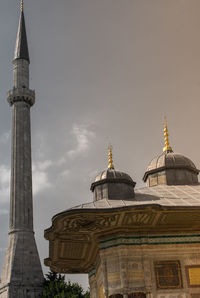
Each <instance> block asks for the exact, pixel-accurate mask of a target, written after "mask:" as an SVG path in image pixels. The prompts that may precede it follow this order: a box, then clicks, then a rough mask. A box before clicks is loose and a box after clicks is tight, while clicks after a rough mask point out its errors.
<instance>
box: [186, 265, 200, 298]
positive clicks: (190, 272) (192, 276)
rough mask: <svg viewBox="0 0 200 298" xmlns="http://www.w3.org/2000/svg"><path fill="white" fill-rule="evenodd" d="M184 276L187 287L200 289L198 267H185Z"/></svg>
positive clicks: (199, 267)
mask: <svg viewBox="0 0 200 298" xmlns="http://www.w3.org/2000/svg"><path fill="white" fill-rule="evenodd" d="M186 275H187V281H188V286H189V287H200V265H193V266H186ZM199 297H200V296H199Z"/></svg>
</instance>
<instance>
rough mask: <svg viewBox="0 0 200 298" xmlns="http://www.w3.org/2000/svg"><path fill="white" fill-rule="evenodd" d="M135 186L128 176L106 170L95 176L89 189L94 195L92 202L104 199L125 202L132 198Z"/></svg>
mask: <svg viewBox="0 0 200 298" xmlns="http://www.w3.org/2000/svg"><path fill="white" fill-rule="evenodd" d="M135 184H136V183H135V182H134V181H133V180H132V178H131V177H130V176H129V175H128V174H126V173H123V172H120V171H116V170H115V169H109V168H108V169H106V170H104V171H103V172H101V173H100V174H98V175H97V176H96V178H95V180H94V182H93V183H92V185H91V188H90V189H91V191H92V192H93V193H94V201H98V200H102V199H105V198H106V199H109V200H118V199H120V200H127V199H132V198H133V197H134V187H135Z"/></svg>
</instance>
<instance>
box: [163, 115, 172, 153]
mask: <svg viewBox="0 0 200 298" xmlns="http://www.w3.org/2000/svg"><path fill="white" fill-rule="evenodd" d="M163 125H164V137H165V147H164V148H163V152H166V153H167V152H172V147H170V146H169V134H168V128H167V118H166V116H164V120H163Z"/></svg>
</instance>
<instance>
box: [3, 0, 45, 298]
mask: <svg viewBox="0 0 200 298" xmlns="http://www.w3.org/2000/svg"><path fill="white" fill-rule="evenodd" d="M29 63H30V61H29V53H28V43H27V37H26V27H25V19H24V11H23V0H21V13H20V18H19V27H18V33H17V40H16V48H15V55H14V60H13V77H14V87H13V89H12V90H10V91H9V92H8V93H7V100H8V103H9V104H10V106H11V109H12V147H11V186H10V224H9V238H8V247H7V251H6V256H5V260H4V265H3V270H2V275H1V283H0V298H27V297H32V298H38V297H40V295H41V292H42V283H43V273H42V268H41V263H40V259H39V255H38V251H37V246H36V242H35V237H34V230H33V198H32V169H31V123H30V109H31V106H32V105H33V104H34V103H35V92H34V91H33V90H31V89H29Z"/></svg>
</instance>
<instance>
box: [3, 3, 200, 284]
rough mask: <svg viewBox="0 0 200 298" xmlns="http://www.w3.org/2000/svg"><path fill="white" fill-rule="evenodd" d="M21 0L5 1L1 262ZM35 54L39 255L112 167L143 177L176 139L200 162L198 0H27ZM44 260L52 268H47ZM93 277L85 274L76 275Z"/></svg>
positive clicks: (31, 46)
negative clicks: (58, 218)
mask: <svg viewBox="0 0 200 298" xmlns="http://www.w3.org/2000/svg"><path fill="white" fill-rule="evenodd" d="M19 2H20V1H19V0H2V1H1V9H0V40H1V46H0V47H1V50H0V66H1V67H0V234H1V241H0V265H2V262H3V259H4V253H5V249H6V246H7V232H8V216H9V214H8V212H9V184H10V129H11V109H10V107H9V106H8V103H7V101H6V92H7V91H8V90H9V89H11V88H12V86H13V82H12V59H13V53H14V46H15V40H16V34H17V25H18V18H19V7H20V3H19ZM24 7H25V18H26V27H27V35H28V42H29V52H30V59H31V67H30V71H31V76H30V77H31V82H30V88H32V89H35V91H36V104H35V106H34V107H32V109H31V111H32V157H33V189H34V225H35V232H36V241H37V245H38V249H39V253H40V258H41V262H42V263H43V259H44V258H46V257H48V242H47V241H46V240H45V239H44V237H43V233H44V229H46V228H48V227H49V226H50V225H51V218H52V216H53V215H55V214H56V213H58V212H60V211H63V210H65V209H68V208H70V207H72V206H74V205H79V204H81V203H84V202H90V201H91V200H92V194H91V193H90V190H89V189H90V184H91V182H92V181H93V179H94V177H95V175H96V174H97V173H98V172H99V171H101V170H103V169H105V168H106V167H107V163H108V162H107V146H108V144H112V145H113V147H114V151H113V154H114V156H113V158H114V164H115V168H116V169H119V170H122V171H124V172H127V173H128V174H130V175H131V177H132V178H133V180H134V181H136V183H137V185H136V187H143V186H144V185H143V183H142V176H143V174H144V172H145V169H146V167H147V165H148V163H149V162H150V160H151V159H152V158H153V157H155V156H156V155H158V154H161V153H162V147H163V127H162V120H163V116H164V114H166V115H167V118H168V128H169V134H170V144H171V146H172V148H173V150H174V151H175V152H179V153H182V154H184V155H185V156H187V157H189V158H191V159H192V160H193V161H194V163H195V164H196V166H197V167H198V168H200V153H199V148H200V137H199V126H200V117H199V112H200V18H199V14H200V1H199V0H163V1H160V0H58V1H54V0H34V1H31V0H25V3H24ZM43 267H44V272H45V273H46V272H47V271H48V268H47V267H45V266H43ZM70 278H71V279H72V280H73V281H74V280H77V281H79V282H82V284H83V285H84V287H87V276H84V277H83V276H76V275H75V276H73V277H71V276H70Z"/></svg>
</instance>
